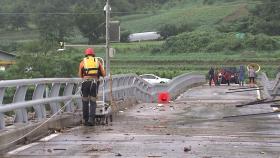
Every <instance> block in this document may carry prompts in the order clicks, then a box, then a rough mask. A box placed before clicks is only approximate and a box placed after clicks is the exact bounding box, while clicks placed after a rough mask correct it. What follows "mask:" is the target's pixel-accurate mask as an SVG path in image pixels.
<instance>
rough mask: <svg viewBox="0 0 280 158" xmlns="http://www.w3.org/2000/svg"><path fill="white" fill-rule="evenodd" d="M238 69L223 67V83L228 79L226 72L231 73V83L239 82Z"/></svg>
mask: <svg viewBox="0 0 280 158" xmlns="http://www.w3.org/2000/svg"><path fill="white" fill-rule="evenodd" d="M238 71H239V70H238V69H237V68H236V67H223V68H222V70H221V74H222V81H221V83H222V84H226V83H227V82H226V79H225V76H224V75H225V73H229V76H230V83H235V84H239V79H238V74H239V73H238Z"/></svg>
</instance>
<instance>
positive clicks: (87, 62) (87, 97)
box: [79, 48, 106, 126]
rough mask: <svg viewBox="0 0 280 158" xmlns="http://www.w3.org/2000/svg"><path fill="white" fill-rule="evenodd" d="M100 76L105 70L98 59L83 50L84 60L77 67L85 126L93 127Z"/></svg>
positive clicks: (89, 50)
mask: <svg viewBox="0 0 280 158" xmlns="http://www.w3.org/2000/svg"><path fill="white" fill-rule="evenodd" d="M100 76H102V77H105V76H106V73H105V70H104V68H103V66H102V64H101V63H100V62H99V61H98V59H97V58H95V52H94V50H93V49H92V48H87V49H86V50H85V58H84V59H83V60H82V61H81V62H80V67H79V77H81V78H83V83H82V88H81V91H82V101H83V120H84V125H85V126H93V125H95V111H96V100H97V93H98V87H99V78H100Z"/></svg>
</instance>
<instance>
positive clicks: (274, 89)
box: [258, 73, 280, 99]
mask: <svg viewBox="0 0 280 158" xmlns="http://www.w3.org/2000/svg"><path fill="white" fill-rule="evenodd" d="M258 78H259V79H260V84H261V85H262V86H263V89H264V95H265V97H267V98H269V99H272V98H273V97H275V96H279V95H280V73H278V74H277V75H276V78H275V80H273V81H270V80H269V79H268V77H267V75H266V74H265V73H261V74H260V76H259V77H258Z"/></svg>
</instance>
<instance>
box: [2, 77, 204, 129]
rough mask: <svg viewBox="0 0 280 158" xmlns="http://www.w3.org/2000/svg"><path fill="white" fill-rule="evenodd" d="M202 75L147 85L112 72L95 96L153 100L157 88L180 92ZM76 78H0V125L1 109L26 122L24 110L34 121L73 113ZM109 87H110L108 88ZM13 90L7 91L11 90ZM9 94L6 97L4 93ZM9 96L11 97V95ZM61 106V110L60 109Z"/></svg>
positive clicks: (79, 104) (76, 106) (76, 101)
mask: <svg viewBox="0 0 280 158" xmlns="http://www.w3.org/2000/svg"><path fill="white" fill-rule="evenodd" d="M204 82H205V76H204V75H198V74H194V73H190V74H183V75H181V76H178V77H176V78H174V79H173V80H172V81H170V83H168V84H157V85H151V84H149V83H148V82H146V81H144V80H143V79H142V78H140V77H139V76H137V75H134V74H126V75H115V76H113V77H112V79H110V78H105V79H104V80H101V82H100V83H101V84H100V87H99V99H100V100H101V99H102V97H103V95H102V94H103V91H104V97H105V98H104V99H105V101H110V99H111V98H113V99H114V100H125V99H127V98H132V97H134V98H135V99H136V100H137V101H141V102H154V101H156V99H157V95H158V93H159V92H160V91H167V92H169V93H170V95H171V97H172V98H174V97H175V96H177V95H179V94H180V93H182V92H183V91H184V90H186V88H187V87H189V86H191V85H194V84H197V83H204ZM81 83H82V79H80V78H40V79H21V80H7V81H0V129H4V128H5V118H4V117H5V115H4V114H5V113H6V112H12V113H14V116H15V117H14V123H28V122H29V118H28V111H34V113H35V117H36V119H37V120H38V121H42V120H44V119H45V118H47V116H51V115H53V114H59V115H60V114H62V112H67V113H74V112H75V111H76V110H77V109H81V108H82V102H81V96H80V87H81ZM110 87H112V88H110ZM13 90H14V93H11V91H12V92H13ZM8 94H10V102H8V103H7V101H9V98H8V99H7V98H6V97H7V96H8ZM11 98H12V99H11ZM61 107H64V108H63V111H62V110H61Z"/></svg>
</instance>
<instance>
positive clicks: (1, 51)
mask: <svg viewBox="0 0 280 158" xmlns="http://www.w3.org/2000/svg"><path fill="white" fill-rule="evenodd" d="M0 54H4V55H7V56H10V57H16V55H14V54H11V53H8V52H6V51H3V50H0Z"/></svg>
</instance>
